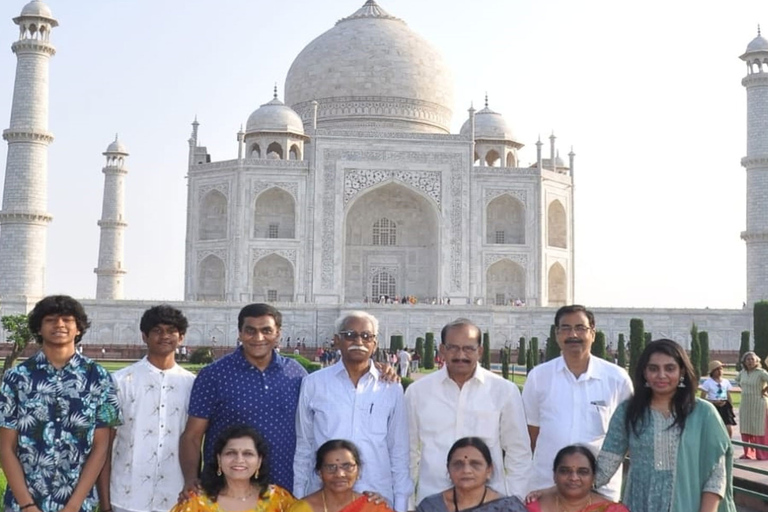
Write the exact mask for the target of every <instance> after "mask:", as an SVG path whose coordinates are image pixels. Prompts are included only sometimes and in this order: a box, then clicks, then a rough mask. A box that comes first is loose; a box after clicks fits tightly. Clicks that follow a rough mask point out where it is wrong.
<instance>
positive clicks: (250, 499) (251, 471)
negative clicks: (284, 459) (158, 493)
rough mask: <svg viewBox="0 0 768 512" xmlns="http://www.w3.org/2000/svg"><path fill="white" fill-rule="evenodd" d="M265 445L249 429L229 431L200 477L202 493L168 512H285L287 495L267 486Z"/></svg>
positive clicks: (290, 501)
mask: <svg viewBox="0 0 768 512" xmlns="http://www.w3.org/2000/svg"><path fill="white" fill-rule="evenodd" d="M266 447H267V444H266V442H265V441H264V439H263V438H262V437H261V435H260V434H259V433H258V432H256V431H255V430H254V429H252V428H251V427H247V426H234V427H230V428H228V429H227V430H225V431H224V432H222V434H221V436H219V438H218V440H217V441H216V443H215V444H214V446H213V451H214V454H215V457H216V460H215V461H209V462H208V463H207V464H206V465H205V470H204V471H203V474H202V476H201V482H200V484H201V487H202V490H203V492H202V493H192V495H191V496H190V497H189V499H187V500H185V501H183V502H181V503H179V504H177V505H176V506H175V507H173V508H172V509H171V512H225V511H226V512H287V511H288V508H289V507H290V506H291V505H292V504H293V503H294V502H295V501H296V498H294V497H293V496H292V495H291V493H290V492H288V491H286V490H285V489H283V488H282V487H279V486H277V485H269V483H268V482H269V465H268V464H267V459H266V456H265V455H266Z"/></svg>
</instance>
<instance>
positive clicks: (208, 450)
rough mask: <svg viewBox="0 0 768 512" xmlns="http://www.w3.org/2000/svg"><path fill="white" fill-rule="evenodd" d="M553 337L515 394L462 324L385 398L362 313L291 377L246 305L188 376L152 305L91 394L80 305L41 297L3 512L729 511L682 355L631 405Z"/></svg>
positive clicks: (9, 444) (707, 412) (720, 459)
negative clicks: (216, 351) (229, 345)
mask: <svg viewBox="0 0 768 512" xmlns="http://www.w3.org/2000/svg"><path fill="white" fill-rule="evenodd" d="M555 325H556V333H557V342H558V344H559V345H560V348H561V350H562V355H561V357H558V358H556V359H554V360H552V361H548V362H546V363H544V364H542V365H539V366H537V367H536V368H535V369H533V370H532V372H531V373H530V374H529V377H528V381H527V383H526V384H525V387H524V389H523V392H522V394H521V393H520V391H519V390H518V388H517V386H515V385H514V384H513V383H512V382H510V381H508V380H505V379H503V378H501V377H500V376H498V375H496V374H495V373H492V372H490V371H488V370H485V369H484V368H482V367H481V366H480V365H479V364H478V363H479V361H480V360H481V358H482V352H483V348H482V343H481V330H480V328H479V327H478V326H477V325H475V324H474V323H473V322H472V321H471V320H468V319H457V320H455V321H453V322H450V323H448V324H447V325H445V326H444V327H443V328H442V331H441V333H440V346H439V352H440V356H441V359H442V360H443V361H444V365H443V367H442V368H440V370H438V371H436V372H433V373H431V374H429V375H426V376H424V377H422V378H420V379H418V380H417V381H415V382H413V383H412V384H411V385H410V386H409V387H408V389H407V391H406V392H405V393H404V392H403V388H402V386H401V385H400V383H399V378H398V376H397V374H396V372H395V370H394V369H393V368H392V367H391V366H389V365H386V364H383V365H382V364H379V363H375V362H374V361H373V355H374V354H375V353H376V349H377V342H378V339H377V335H378V332H379V325H378V320H377V319H376V318H375V317H374V316H372V315H371V314H369V313H367V312H364V311H351V312H348V313H344V314H342V315H341V317H339V318H338V319H337V321H336V323H335V325H334V332H335V335H334V338H333V342H334V347H335V348H336V349H337V350H338V351H339V353H340V360H339V361H338V362H337V363H336V364H333V365H331V366H328V367H326V368H323V369H321V370H318V371H316V372H313V373H312V374H309V375H308V374H307V372H306V371H305V370H304V368H303V367H302V366H301V365H299V364H298V363H297V362H296V361H294V360H293V359H290V358H286V357H284V356H282V355H280V353H279V351H277V348H278V345H279V340H280V335H281V329H282V315H281V314H280V312H279V311H277V310H276V309H275V308H274V307H272V306H271V305H268V304H250V305H247V306H245V307H244V308H243V309H242V310H241V311H240V313H239V315H238V325H237V329H238V341H239V344H238V347H237V348H236V349H235V350H234V351H233V352H232V353H230V354H228V355H226V356H224V357H222V358H220V359H219V360H217V361H216V362H214V363H212V364H210V365H208V366H206V367H205V368H203V369H202V370H201V371H200V373H199V374H198V375H197V376H196V377H195V376H194V375H193V374H191V373H190V372H188V371H186V370H184V369H183V368H181V367H180V366H179V365H177V364H176V362H175V358H174V355H175V351H176V348H177V347H179V346H181V345H182V344H183V341H184V336H185V334H186V330H187V327H188V321H187V319H186V318H185V316H184V315H183V313H182V312H181V311H179V310H178V309H176V308H173V307H171V306H168V305H160V306H155V307H152V308H150V309H149V310H147V311H146V312H145V313H144V314H143V316H142V318H141V321H140V330H141V333H142V339H143V341H144V343H145V344H146V345H147V356H146V357H145V358H143V359H142V360H140V361H138V362H137V363H134V364H132V365H130V366H128V367H126V368H124V369H122V370H120V371H118V372H116V373H115V374H114V376H110V375H109V373H108V372H106V370H104V369H103V368H102V367H101V366H99V365H98V364H96V363H94V362H93V361H91V360H90V359H88V358H86V357H84V356H82V355H80V354H78V353H77V351H76V350H75V347H76V344H77V343H78V342H79V341H80V339H81V338H82V336H83V334H85V332H86V330H87V329H88V326H89V322H88V317H87V315H86V313H85V311H84V309H83V307H82V305H81V304H80V303H79V302H77V301H76V300H74V299H72V298H71V297H67V296H51V297H46V298H44V299H43V300H41V301H40V302H39V303H38V304H37V305H36V306H35V308H34V309H33V310H32V312H31V313H30V315H29V327H30V331H31V332H32V333H33V334H34V335H35V338H36V339H37V341H38V342H39V343H40V344H41V346H42V347H41V350H40V352H38V353H37V354H36V355H35V356H33V357H31V358H30V359H27V360H26V361H24V362H22V363H21V364H20V365H18V366H17V367H16V368H14V369H11V370H9V371H8V372H6V374H5V375H4V377H3V382H2V393H0V464H2V467H3V470H4V471H5V474H6V477H7V479H8V489H7V491H6V495H5V501H4V507H5V509H6V511H13V512H20V511H26V512H59V511H64V512H77V511H81V512H92V511H94V510H95V508H96V507H97V506H98V507H99V509H100V511H101V512H165V511H168V510H170V509H172V508H173V509H174V511H175V512H242V511H258V512H385V511H387V510H388V511H395V512H407V511H410V510H418V511H419V512H459V511H468V510H472V511H473V512H497V511H502V510H511V511H523V510H528V511H541V512H555V511H556V512H561V511H563V510H567V511H581V512H613V511H626V510H630V511H632V512H646V511H653V512H657V511H658V512H666V511H683V510H684V511H686V512H687V511H701V512H703V511H715V510H718V511H721V512H733V511H735V507H734V505H733V497H732V489H731V467H732V448H731V444H730V439H729V436H728V433H727V431H726V428H725V425H724V424H723V421H722V419H721V417H720V415H719V414H718V412H717V410H716V409H715V406H714V405H712V404H711V403H710V402H708V401H706V400H702V399H698V398H696V394H697V388H698V386H697V382H695V373H694V372H693V369H692V367H691V363H690V360H689V359H688V356H687V355H686V353H685V351H684V350H683V349H682V348H681V347H680V346H679V345H678V344H676V343H675V342H673V341H670V340H657V341H654V342H651V343H649V344H648V345H647V347H646V349H645V351H644V352H643V354H642V356H641V358H640V360H639V363H638V367H637V370H636V372H635V375H634V376H633V377H634V386H633V380H631V379H630V378H629V376H628V375H627V373H626V371H625V370H624V369H621V368H619V367H617V366H616V365H613V364H611V363H609V362H606V361H604V360H602V359H599V358H596V357H593V356H591V354H590V347H591V345H592V343H593V341H594V335H595V320H594V315H593V314H592V313H591V312H590V311H589V310H587V309H586V308H584V307H583V306H577V305H572V306H565V307H563V308H560V309H559V310H558V311H557V313H556V316H555ZM627 454H629V455H630V456H631V459H632V463H631V467H630V469H629V474H628V478H627V482H625V490H624V493H623V499H621V501H622V504H618V503H617V502H618V501H619V500H620V498H621V496H620V494H621V493H620V489H621V488H622V485H621V471H620V470H619V468H620V466H621V464H622V461H623V460H624V458H625V456H626V455H627ZM553 484H554V485H553ZM297 498H300V499H298V500H297ZM524 499H525V500H526V501H527V502H528V503H524V502H523V500H524Z"/></svg>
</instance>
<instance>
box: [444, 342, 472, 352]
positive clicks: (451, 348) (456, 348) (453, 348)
mask: <svg viewBox="0 0 768 512" xmlns="http://www.w3.org/2000/svg"><path fill="white" fill-rule="evenodd" d="M444 346H445V350H447V351H448V352H453V353H457V352H464V353H465V354H474V353H475V352H477V349H478V348H480V347H478V346H477V345H448V344H447V343H446V344H445V345H444Z"/></svg>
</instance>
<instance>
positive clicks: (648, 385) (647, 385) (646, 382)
mask: <svg viewBox="0 0 768 512" xmlns="http://www.w3.org/2000/svg"><path fill="white" fill-rule="evenodd" d="M643 386H645V387H646V388H649V387H651V385H650V384H648V381H645V384H643Z"/></svg>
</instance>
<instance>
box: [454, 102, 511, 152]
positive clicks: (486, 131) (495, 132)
mask: <svg viewBox="0 0 768 512" xmlns="http://www.w3.org/2000/svg"><path fill="white" fill-rule="evenodd" d="M471 129H472V127H471V125H470V122H469V119H467V120H466V121H464V124H463V125H461V131H460V133H461V134H462V135H469V132H470V130H471ZM480 139H482V140H507V141H515V142H517V140H516V139H515V135H514V133H513V132H512V128H510V127H509V123H507V120H506V119H504V116H502V115H501V114H499V113H498V112H494V111H493V110H491V109H490V108H488V104H487V103H486V105H485V108H483V109H482V110H480V111H478V112H476V113H475V140H480Z"/></svg>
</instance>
